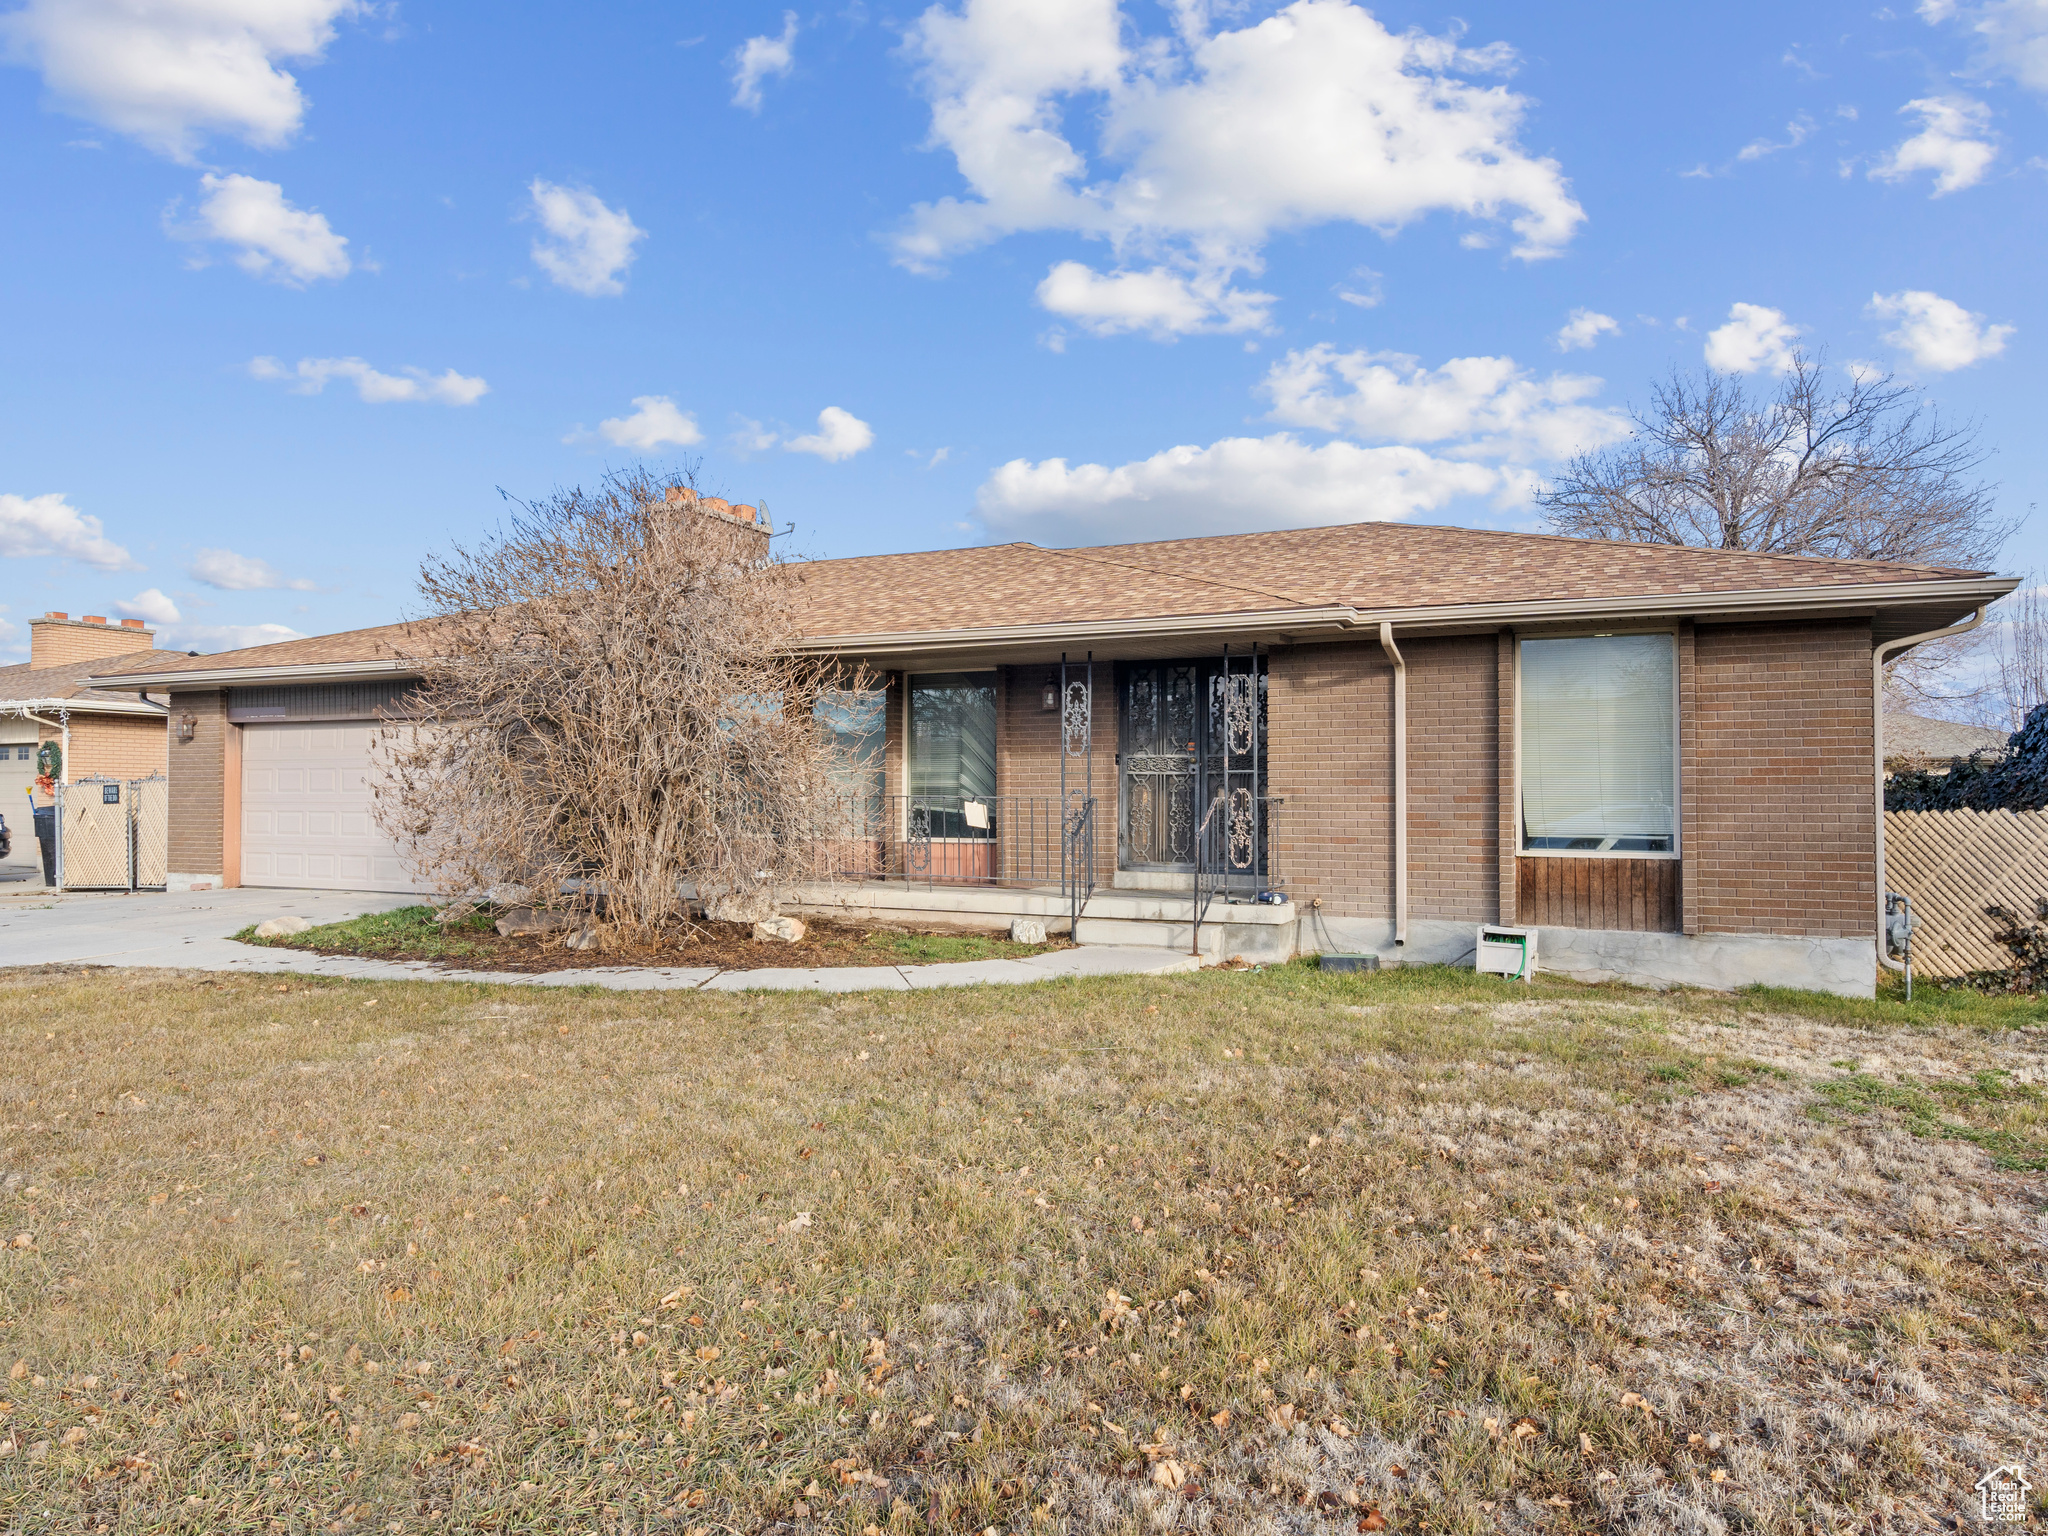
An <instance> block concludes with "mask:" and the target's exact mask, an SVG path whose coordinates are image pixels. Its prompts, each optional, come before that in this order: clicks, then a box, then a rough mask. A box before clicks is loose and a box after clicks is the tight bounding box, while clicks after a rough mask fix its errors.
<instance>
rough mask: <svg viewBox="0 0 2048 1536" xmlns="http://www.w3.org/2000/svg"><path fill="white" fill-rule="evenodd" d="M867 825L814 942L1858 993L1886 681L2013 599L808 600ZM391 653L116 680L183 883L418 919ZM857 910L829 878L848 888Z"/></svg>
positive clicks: (285, 658)
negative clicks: (166, 715) (378, 797)
mask: <svg viewBox="0 0 2048 1536" xmlns="http://www.w3.org/2000/svg"><path fill="white" fill-rule="evenodd" d="M806 580H807V583H808V585H807V589H806V606H807V614H808V618H807V623H806V633H805V636H804V639H803V642H802V643H803V645H804V646H805V647H806V648H807V649H810V650H812V651H815V652H818V653H821V654H826V655H832V656H837V657H843V658H845V659H846V660H848V661H850V662H851V661H858V662H861V663H864V664H865V665H866V666H867V667H868V668H870V669H871V670H872V671H873V673H874V674H875V675H876V677H877V678H878V679H879V681H880V684H881V686H880V687H879V688H878V689H877V690H875V691H874V692H873V693H872V694H869V695H865V696H862V697H860V698H858V699H852V700H850V701H849V703H848V705H847V707H846V708H845V710H844V711H843V712H841V714H840V715H839V716H838V717H837V718H835V719H834V720H832V721H831V722H830V724H831V725H832V728H834V729H837V730H841V731H843V732H846V733H847V734H848V735H849V736H850V737H851V738H852V745H853V746H854V749H855V752H856V756H857V757H858V758H859V760H860V761H861V762H862V763H863V764H864V765H865V768H864V771H863V777H862V781H861V783H860V784H858V785H857V786H855V788H854V798H855V799H856V800H857V801H858V803H859V809H858V813H857V817H856V820H857V823H858V824H857V825H851V826H850V829H849V836H848V838H847V840H846V843H845V844H844V845H835V851H834V853H833V855H832V857H831V858H830V860H829V861H828V862H829V863H830V864H831V866H832V867H830V868H821V871H820V874H821V879H820V882H819V884H818V885H817V886H816V887H814V888H810V889H807V890H805V891H803V892H799V893H794V894H795V895H796V896H797V898H798V899H799V900H800V902H801V904H802V905H804V906H808V907H824V908H830V907H834V906H837V907H847V908H852V909H854V910H858V911H864V912H869V913H873V914H876V915H880V916H893V917H899V918H918V919H921V920H926V921H934V920H950V921H956V922H966V923H982V924H996V923H1002V922H1007V921H1008V919H1009V917H1010V916H1011V915H1016V914H1034V913H1035V914H1037V915H1041V916H1045V917H1047V918H1048V919H1050V920H1052V921H1053V922H1054V923H1055V924H1063V923H1064V921H1066V920H1073V921H1074V922H1075V928H1074V931H1075V933H1076V936H1077V937H1079V938H1081V939H1082V940H1083V941H1098V940H1099V941H1118V942H1157V943H1164V944H1169V945H1173V946H1177V947H1186V946H1188V945H1190V944H1196V945H1199V946H1200V947H1201V948H1202V949H1203V950H1204V951H1206V952H1208V953H1211V954H1233V953H1234V954H1242V955H1246V956H1250V957H1280V956H1284V955H1287V954H1291V953H1295V952H1314V951H1321V952H1330V951H1345V952H1349V951H1371V952H1374V953H1377V954H1379V955H1381V956H1382V957H1384V958H1386V959H1388V960H1393V959H1396V958H1406V959H1414V960H1444V961H1452V962H1456V961H1459V960H1461V959H1465V958H1468V957H1469V956H1470V955H1471V954H1472V952H1473V950H1474V947H1475V927H1476V925H1479V924H1495V923H1497V924H1506V925H1517V926H1522V927H1529V928H1534V929H1536V930H1537V931H1538V947H1539V963H1540V964H1541V966H1542V967H1543V968H1545V969H1556V970H1563V971H1567V972H1571V973H1574V974H1581V975H1588V976H1623V977H1628V978H1633V979H1639V980H1651V981H1671V982H1691V983H1700V984H1706V985H1723V986H1725V985H1735V984H1741V983H1745V982H1750V981H1771V982H1777V983H1782V984H1788V985H1798V986H1809V987H1820V988H1826V989H1829V990H1835V991H1842V992H1849V993H1864V994H1867V993H1869V992H1870V990H1871V989H1872V985H1873V979H1874V974H1875V970H1876V960H1877V952H1876V932H1877V928H1878V922H1879V912H1880V909H1881V905H1882V891H1881V887H1880V881H1879V875H1878V866H1879V860H1880V859H1881V857H1882V853H1881V847H1880V839H1881V831H1880V825H1881V823H1880V817H1879V814H1878V809H1877V808H1878V803H1879V801H1878V785H1879V784H1880V782H1881V778H1882V773H1881V768H1880V766H1879V763H1878V759H1877V756H1876V753H1877V751H1878V747H1879V743H1878V734H1879V730H1880V714H1879V697H1878V692H1877V688H1876V678H1877V675H1878V667H1877V665H1876V663H1877V662H1878V661H1879V660H1880V659H1881V656H1880V652H1881V651H1882V652H1883V653H1887V654H1889V653H1892V652H1895V651H1896V650H1897V649H1898V648H1900V647H1899V644H1898V643H1899V642H1902V641H1905V642H1908V643H1912V641H1913V638H1914V637H1925V636H1926V635H1928V634H1929V633H1931V632H1933V631H1936V630H1940V629H1943V628H1946V627H1949V626H1953V625H1956V624H1957V623H1959V622H1960V621H1964V620H1968V619H1970V618H1971V616H1972V615H1973V614H1978V613H1980V612H1981V610H1982V609H1983V608H1984V607H1985V606H1986V605H1987V604H1989V603H1990V602H1992V601H1994V600H1995V599H1997V598H1999V597H2001V596H2003V595H2004V594H2005V593H2007V592H2009V591H2011V590H2012V588H2013V587H2014V586H2015V585H2016V584H2017V583H2016V582H2015V581H2014V580H2013V579H2010V578H2004V577H1996V576H1992V575H1989V574H1987V573H1984V572H1980V571H1965V570H1952V569H1944V568H1937V567H1929V566H1908V565H1894V564H1885V563H1879V562H1871V561H1853V560H1828V559H1815V558H1805V557H1787V556H1773V555H1758V554H1750V553H1745V552H1736V551H1722V550H1701V549H1682V548H1673V547H1668V546H1653V545H1632V544H1618V543H1605V542H1597V541H1587V540H1575V539H1565V538H1556V537H1550V536H1544V535H1531V534H1521V533H1502V532H1487V531H1477V530H1471V529H1462V528H1441V527H1418V526H1412V525H1408V524H1401V523H1359V524H1347V525H1343V526H1339V527H1331V528H1308V529H1299V530H1291V531H1283V532H1272V533H1253V534H1241V535H1232V536H1226V537H1215V538H1193V539H1180V540H1169V541H1165V542H1160V543H1151V544H1130V545H1113V546H1105V547H1100V548H1090V549H1044V548H1040V547H1037V546H1035V545H1030V544H1008V545H998V546H991V547H984V548H975V549H959V550H943V551H937V552H932V553H922V554H902V555H881V556H871V557H864V558H856V559H846V560H828V561H820V562H817V563H815V564H813V565H811V566H810V567H808V572H807V578H806ZM407 637H408V631H407V629H406V628H405V627H404V626H389V627H386V628H381V629H370V630H361V631H356V632H354V633H349V634H340V635H327V636H322V637H319V638H315V639H308V640H296V641H288V642H285V643H283V644H279V645H268V646H259V647H256V648H254V649H251V650H246V651H236V652H230V653H227V654H224V655H215V656H205V657H194V658H178V659H176V660H175V661H172V662H168V663H166V662H161V661H147V662H143V663H142V664H140V665H136V666H130V667H122V668H117V669H110V672H109V674H108V675H105V676H101V677H98V678H96V679H95V686H98V687H102V688H130V689H137V690H141V689H148V690H151V691H155V692H167V693H168V695H169V697H170V715H171V743H172V744H171V749H170V754H171V792H172V826H171V848H172V858H171V867H172V869H173V871H176V872H179V873H177V874H175V875H174V877H173V878H174V883H181V884H184V885H188V886H191V885H203V884H209V883H212V882H223V883H228V884H235V883H246V884H266V885H285V886H291V885H323V886H338V887H342V888H359V889H362V888H367V889H394V888H404V886H405V883H406V880H407V878H408V877H407V874H406V872H405V870H404V869H403V868H402V867H401V866H400V864H399V861H398V859H397V857H396V855H395V853H394V852H393V851H392V850H391V849H390V847H389V846H388V845H387V844H385V843H384V842H383V840H382V839H381V838H380V837H379V836H378V834H377V832H376V830H375V827H374V825H373V824H372V821H371V818H370V815H369V810H368V796H369V791H368V784H369V781H370V774H371V773H372V768H371V743H372V741H373V740H374V737H375V734H376V730H377V722H378V720H379V718H380V715H385V714H389V713H390V712H392V711H394V710H396V711H399V712H402V709H403V699H404V695H405V691H406V689H407V687H408V685H409V682H410V681H411V680H412V679H413V678H415V677H416V676H417V667H416V664H415V663H413V662H412V661H410V660H408V659H407V651H406V647H407V645H408V643H409V642H408V638H407ZM828 877H829V878H828Z"/></svg>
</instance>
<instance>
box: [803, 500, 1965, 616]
mask: <svg viewBox="0 0 2048 1536" xmlns="http://www.w3.org/2000/svg"><path fill="white" fill-rule="evenodd" d="M1981 574H1983V573H1981V572H1976V571H1963V570H1955V569H1950V568H1948V567H1941V566H1925V565H1895V564H1889V563H1886V562H1883V561H1877V560H1824V559H1816V558H1813V557H1809V556H1799V555H1759V554H1750V553H1747V552H1745V551H1736V550H1718V549H1685V548H1680V547H1678V546H1675V545H1668V544H1617V543H1609V542H1606V541H1604V540H1596V539H1567V538H1560V537H1557V536H1555V535H1551V534H1531V533H1497V532H1492V531H1488V530H1482V529H1474V528H1438V527H1417V526H1412V525H1410V524H1406V523H1346V524H1342V525H1340V526H1338V527H1334V528H1297V529H1287V530H1283V531H1279V532H1274V533H1243V534H1231V535H1226V536H1223V537H1220V538H1204V539H1169V540H1165V541H1163V542H1160V543H1156V544H1108V545H1101V546H1097V547H1094V548H1089V549H1064V550H1054V549H1041V548H1039V547H1038V546H1037V545H1034V544H1005V545H998V546H996V547H994V548H989V549H960V550H942V551H939V552H937V553H934V554H918V555H877V556H869V557H867V558H864V559H856V560H821V561H819V562H818V563H817V564H816V565H814V566H813V567H811V571H810V581H809V591H808V602H807V605H806V606H807V609H808V615H809V619H808V623H807V625H806V628H807V630H808V632H809V633H811V634H814V635H859V634H878V633H879V634H888V633H900V632H903V631H910V630H937V629H947V628H970V627H972V628H983V627H991V626H996V625H1012V624H1057V623H1061V622H1068V621H1086V620H1116V619H1134V618H1150V617H1155V616H1161V615H1174V616H1180V615H1187V616H1190V617H1193V616H1197V615H1204V614H1220V613H1245V612H1254V611H1269V610H1272V609H1275V608H1288V607H1303V608H1313V607H1323V606H1333V605H1345V606H1351V607H1358V608H1375V609H1412V608H1431V607H1442V606H1448V605H1452V604H1467V603H1486V602H1516V601H1526V600H1529V599H1542V598H1554V599H1557V600H1559V601H1566V600H1572V599H1587V598H1603V597H1614V598H1627V597H1644V596H1659V595H1672V596H1676V595H1680V594H1687V593H1695V592H1699V593H1706V592H1749V591H1766V592H1767V591H1773V590H1786V589H1792V588H1815V587H1833V586H1863V585H1869V584H1871V583H1880V582H1883V583H1889V582H1910V581H1916V580H1925V581H1952V580H1960V579H1966V578H1969V577H1972V576H1977V575H1981Z"/></svg>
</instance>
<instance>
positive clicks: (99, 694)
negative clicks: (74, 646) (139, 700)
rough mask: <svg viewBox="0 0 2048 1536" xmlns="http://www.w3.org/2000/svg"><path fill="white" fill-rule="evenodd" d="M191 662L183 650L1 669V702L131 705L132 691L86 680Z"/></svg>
mask: <svg viewBox="0 0 2048 1536" xmlns="http://www.w3.org/2000/svg"><path fill="white" fill-rule="evenodd" d="M191 660H193V658H192V657H190V656H187V655H186V654H185V653H184V652H183V651H131V652H130V653H129V654H128V655H126V656H95V657H92V658H90V659H88V660H85V661H67V662H64V663H62V664H61V665H59V666H54V667H31V666H30V665H29V664H28V663H27V662H23V663H22V664H21V665H20V666H18V667H0V703H25V702H27V701H28V700H30V699H63V700H64V701H65V702H66V703H68V704H71V705H74V706H76V707H78V708H81V709H87V708H90V707H91V706H92V705H93V704H95V703H100V704H126V705H129V706H133V705H134V703H135V698H136V696H135V694H134V693H133V692H132V691H129V690H123V691H121V692H118V693H115V692H109V691H108V690H106V689H103V688H88V687H86V686H85V680H86V679H87V678H89V677H105V676H106V675H107V674H108V673H109V671H111V670H113V669H115V668H118V669H120V670H121V671H123V672H154V671H158V670H161V669H163V668H165V667H169V666H171V665H172V664H174V663H177V662H189V661H191Z"/></svg>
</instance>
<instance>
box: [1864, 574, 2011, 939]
mask: <svg viewBox="0 0 2048 1536" xmlns="http://www.w3.org/2000/svg"><path fill="white" fill-rule="evenodd" d="M2013 585H2014V586H2017V585H2018V583H2017V582H2015V583H2014V584H2013ZM2007 590H2008V591H2010V590H2011V588H2007ZM1988 606H1989V605H1988V604H1987V605H1986V607H1987V608H1988ZM1985 611H1986V609H1985V608H1979V609H1978V610H1977V611H1976V612H1975V613H1973V614H1971V615H1970V617H1969V618H1968V619H1967V620H1966V621H1965V622H1963V623H1961V624H1951V625H1950V626H1949V627H1948V628H1947V629H1930V630H1927V631H1925V632H1924V633H1922V634H1917V635H1908V636H1906V638H1905V639H1903V640H1887V641H1885V643H1884V644H1882V645H1880V646H1879V647H1878V648H1877V649H1876V650H1874V651H1872V652H1871V653H1870V736H1871V743H1872V753H1873V755H1874V756H1875V758H1876V760H1877V761H1876V768H1877V963H1878V964H1879V965H1882V966H1885V967H1887V968H1888V969H1890V970H1894V971H1903V970H1904V969H1905V968H1906V967H1905V964H1904V962H1902V961H1896V960H1893V959H1892V957H1891V956H1890V955H1888V954H1886V953H1885V949H1886V948H1887V940H1886V936H1885V921H1884V920H1885V916H1886V914H1885V910H1884V898H1885V885H1884V664H1885V658H1886V657H1887V656H1889V655H1890V654H1891V653H1892V652H1893V651H1903V650H1904V649H1905V648H1906V647H1907V646H1909V645H1924V644H1926V643H1927V642H1928V641H1929V640H1945V639H1947V638H1948V637H1949V636H1950V635H1967V634H1968V633H1969V632H1970V631H1971V630H1973V629H1975V628H1976V627H1977V626H1978V625H1979V624H1982V623H1983V622H1984V614H1985Z"/></svg>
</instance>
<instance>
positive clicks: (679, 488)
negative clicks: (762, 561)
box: [668, 485, 769, 545]
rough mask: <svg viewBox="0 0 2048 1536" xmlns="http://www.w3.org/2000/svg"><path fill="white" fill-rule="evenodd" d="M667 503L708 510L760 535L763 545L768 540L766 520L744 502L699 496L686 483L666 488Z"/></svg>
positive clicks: (720, 497)
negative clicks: (736, 502)
mask: <svg viewBox="0 0 2048 1536" xmlns="http://www.w3.org/2000/svg"><path fill="white" fill-rule="evenodd" d="M668 504H669V505H670V506H672V507H691V508H694V509H695V510H696V511H698V512H708V513H709V514H710V515H711V516H713V517H717V518H722V519H724V520H725V521H726V522H728V523H736V524H738V525H739V526H740V527H742V528H744V529H746V530H747V531H748V532H749V533H753V534H757V535H759V536H760V539H761V542H762V543H763V544H764V545H765V544H766V543H767V542H768V537H769V529H768V524H767V522H766V521H765V520H764V519H763V518H762V517H761V514H760V513H759V511H757V510H756V509H755V508H753V507H750V506H748V505H747V504H746V503H745V502H740V503H738V504H734V503H733V502H729V501H727V500H726V499H725V498H724V497H722V496H700V495H698V494H697V493H696V492H695V491H693V490H691V489H690V488H689V487H688V486H686V485H672V486H670V487H669V488H668Z"/></svg>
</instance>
